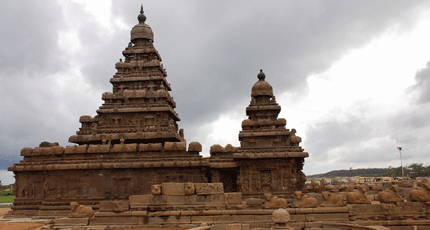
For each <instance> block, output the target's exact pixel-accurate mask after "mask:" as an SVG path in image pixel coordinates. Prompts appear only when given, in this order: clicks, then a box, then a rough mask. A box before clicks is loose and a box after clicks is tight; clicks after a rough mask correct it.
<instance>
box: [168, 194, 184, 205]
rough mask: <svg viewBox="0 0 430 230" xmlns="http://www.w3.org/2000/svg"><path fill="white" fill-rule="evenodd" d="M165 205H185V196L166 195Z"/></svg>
mask: <svg viewBox="0 0 430 230" xmlns="http://www.w3.org/2000/svg"><path fill="white" fill-rule="evenodd" d="M165 197H166V204H167V205H170V204H186V202H185V196H169V195H166V196H165Z"/></svg>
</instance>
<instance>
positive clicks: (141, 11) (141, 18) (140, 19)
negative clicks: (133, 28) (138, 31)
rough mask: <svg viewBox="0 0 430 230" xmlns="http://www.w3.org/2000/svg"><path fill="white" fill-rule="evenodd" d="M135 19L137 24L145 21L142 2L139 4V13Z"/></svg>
mask: <svg viewBox="0 0 430 230" xmlns="http://www.w3.org/2000/svg"><path fill="white" fill-rule="evenodd" d="M137 20H139V24H143V23H145V21H146V16H145V15H144V14H143V4H142V5H140V14H139V16H137Z"/></svg>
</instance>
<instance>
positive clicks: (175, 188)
mask: <svg viewBox="0 0 430 230" xmlns="http://www.w3.org/2000/svg"><path fill="white" fill-rule="evenodd" d="M161 192H162V194H163V195H171V196H185V184H184V183H162V184H161Z"/></svg>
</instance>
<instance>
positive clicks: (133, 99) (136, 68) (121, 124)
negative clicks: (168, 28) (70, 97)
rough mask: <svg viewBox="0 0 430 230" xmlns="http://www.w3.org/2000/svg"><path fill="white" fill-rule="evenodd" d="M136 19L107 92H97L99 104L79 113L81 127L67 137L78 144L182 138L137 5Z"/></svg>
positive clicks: (158, 58) (149, 33) (150, 36)
mask: <svg viewBox="0 0 430 230" xmlns="http://www.w3.org/2000/svg"><path fill="white" fill-rule="evenodd" d="M138 20H139V24H137V25H136V26H134V27H133V29H132V30H131V41H130V43H129V44H128V47H126V48H125V50H124V51H123V52H122V54H123V55H124V61H123V60H122V59H120V61H119V62H118V63H116V65H115V68H116V69H117V73H116V74H115V75H114V76H113V78H111V79H110V82H111V83H112V85H113V92H106V93H104V94H103V95H102V99H103V100H104V104H103V105H102V106H101V107H100V108H99V109H98V110H97V115H96V116H95V117H91V116H82V117H81V118H80V122H81V123H82V127H81V128H80V130H79V131H77V132H76V134H77V135H73V136H71V137H70V138H69V142H72V143H76V144H79V145H83V144H106V143H109V142H110V143H111V144H118V143H144V144H145V143H161V144H163V145H164V143H165V142H181V141H184V136H183V130H178V125H177V123H176V122H177V121H180V119H179V116H178V114H177V113H176V112H175V110H174V109H175V107H176V104H175V101H174V100H173V97H171V96H170V94H169V91H171V87H170V84H169V83H168V82H167V80H166V77H167V73H166V70H165V69H164V68H163V64H162V59H161V56H160V54H159V53H158V51H157V50H156V49H155V47H154V45H153V42H154V34H153V32H152V29H151V27H149V26H148V25H147V24H145V21H146V16H145V15H144V14H143V8H141V11H140V15H139V16H138Z"/></svg>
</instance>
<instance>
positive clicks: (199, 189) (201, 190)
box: [194, 183, 224, 195]
mask: <svg viewBox="0 0 430 230" xmlns="http://www.w3.org/2000/svg"><path fill="white" fill-rule="evenodd" d="M194 185H195V186H196V193H197V195H211V194H223V193H224V185H223V184H222V183H194Z"/></svg>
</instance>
